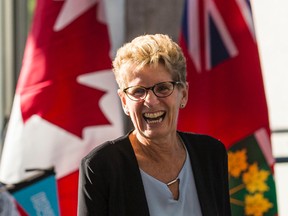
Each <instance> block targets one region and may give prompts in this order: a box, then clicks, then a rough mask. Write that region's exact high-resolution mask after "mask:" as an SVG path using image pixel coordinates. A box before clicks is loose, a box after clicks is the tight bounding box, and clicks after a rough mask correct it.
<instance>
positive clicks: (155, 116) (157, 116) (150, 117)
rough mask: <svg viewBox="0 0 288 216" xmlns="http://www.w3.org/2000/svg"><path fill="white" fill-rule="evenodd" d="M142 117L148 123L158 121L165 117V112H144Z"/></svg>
mask: <svg viewBox="0 0 288 216" xmlns="http://www.w3.org/2000/svg"><path fill="white" fill-rule="evenodd" d="M143 117H144V119H145V121H146V122H147V123H148V124H155V123H160V122H162V121H163V119H164V117H165V112H163V111H159V112H154V113H144V114H143Z"/></svg>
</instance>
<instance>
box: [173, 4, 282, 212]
mask: <svg viewBox="0 0 288 216" xmlns="http://www.w3.org/2000/svg"><path fill="white" fill-rule="evenodd" d="M180 45H181V46H182V48H183V51H184V53H185V55H186V57H187V72H188V82H189V103H188V104H187V107H186V108H185V109H183V110H181V113H180V116H179V126H178V127H179V129H181V130H189V131H193V132H197V133H204V134H209V135H212V136H214V137H215V138H218V139H220V140H221V141H223V143H224V144H225V145H226V147H227V149H228V165H229V170H228V171H229V187H230V197H231V200H230V201H231V209H232V213H233V215H234V216H235V215H239V216H240V215H255V216H256V215H277V202H276V192H275V182H274V176H273V164H274V159H273V157H272V151H271V142H270V128H269V118H268V109H267V104H266V98H265V92H264V85H263V79H262V73H261V67H260V60H259V54H258V48H257V43H256V37H255V32H254V27H253V19H252V12H251V7H250V2H249V1H247V0H225V1H223V0H185V6H184V11H183V20H182V31H181V34H180ZM207 151H209V149H207Z"/></svg>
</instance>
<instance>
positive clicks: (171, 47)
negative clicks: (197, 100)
mask: <svg viewBox="0 0 288 216" xmlns="http://www.w3.org/2000/svg"><path fill="white" fill-rule="evenodd" d="M113 70H114V74H115V78H116V81H117V83H118V85H119V90H118V95H119V97H120V99H121V102H122V107H123V110H124V112H125V114H126V115H128V116H129V117H130V119H131V121H132V123H133V126H134V129H133V130H131V131H130V132H129V133H128V134H126V135H125V136H122V137H119V138H118V139H116V140H112V141H108V142H106V143H104V144H102V145H101V146H100V147H97V148H95V149H94V150H92V151H91V152H90V153H89V154H88V155H87V156H86V157H84V158H83V160H82V164H81V168H80V181H79V196H78V197H79V203H78V214H79V215H138V216H142V215H143V216H146V215H147V216H148V215H151V216H161V215H165V216H172V215H179V216H185V215H191V212H193V216H198V215H199V216H200V215H207V216H208V215H209V216H210V215H221V216H229V215H231V212H230V204H229V192H228V168H227V153H226V150H225V147H224V145H223V144H222V143H221V142H219V141H218V140H216V139H214V138H212V137H210V136H206V135H199V134H192V133H187V132H181V131H177V124H178V113H179V110H180V109H182V108H184V107H185V105H186V103H187V100H188V83H187V82H186V59H185V57H184V55H183V53H182V50H181V48H180V47H179V46H178V45H177V44H176V43H175V42H173V41H172V40H171V39H170V38H169V37H168V36H167V35H162V34H155V35H143V36H139V37H137V38H135V39H134V40H132V41H131V42H130V43H127V44H125V45H124V46H123V47H121V48H120V49H119V50H118V52H117V55H116V57H115V60H114V61H113ZM211 194H213V196H211Z"/></svg>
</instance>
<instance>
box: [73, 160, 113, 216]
mask: <svg viewBox="0 0 288 216" xmlns="http://www.w3.org/2000/svg"><path fill="white" fill-rule="evenodd" d="M102 169H103V167H101V163H99V162H98V163H93V160H90V159H89V158H87V157H85V158H83V159H82V161H81V166H80V169H79V189H78V215H79V216H84V215H85V216H86V215H103V216H104V215H108V206H107V205H108V197H107V195H108V192H107V191H108V186H107V182H106V181H105V180H104V179H105V178H104V177H103V172H101V170H102Z"/></svg>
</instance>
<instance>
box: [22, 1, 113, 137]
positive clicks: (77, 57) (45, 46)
mask: <svg viewBox="0 0 288 216" xmlns="http://www.w3.org/2000/svg"><path fill="white" fill-rule="evenodd" d="M62 6H63V2H55V1H39V2H38V4H37V8H36V10H35V11H36V12H35V15H34V20H33V25H32V29H31V32H30V34H29V36H28V40H27V45H26V50H25V55H24V59H23V67H22V70H21V73H20V77H19V81H18V84H17V93H18V94H20V101H21V112H22V116H23V120H24V122H26V121H27V120H28V119H29V118H30V117H31V116H32V115H39V116H41V117H42V118H43V119H45V120H47V121H49V122H51V123H52V124H55V125H57V126H59V127H61V128H63V129H65V130H66V131H68V132H70V133H72V134H74V135H76V136H78V137H82V130H83V128H84V127H87V126H92V125H101V124H109V121H108V120H107V119H106V117H105V116H104V114H103V113H102V111H101V109H100V107H99V105H98V103H99V99H100V98H101V97H102V96H103V94H105V92H103V91H100V90H97V89H94V88H90V87H88V86H84V85H81V84H80V83H78V82H77V77H78V76H80V75H82V74H87V73H91V72H95V71H99V70H104V69H109V68H111V59H110V58H109V49H110V44H109V37H108V31H107V26H106V25H105V24H103V23H100V22H99V21H97V19H96V12H97V5H95V6H93V7H91V8H90V9H89V10H87V11H86V12H85V13H83V14H82V15H81V16H79V17H78V18H77V19H76V20H74V21H73V22H72V23H71V24H69V25H68V26H67V27H66V28H64V29H63V30H61V31H58V32H55V31H54V30H53V26H54V24H55V20H56V18H57V16H58V14H59V12H60V10H61V8H62Z"/></svg>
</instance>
